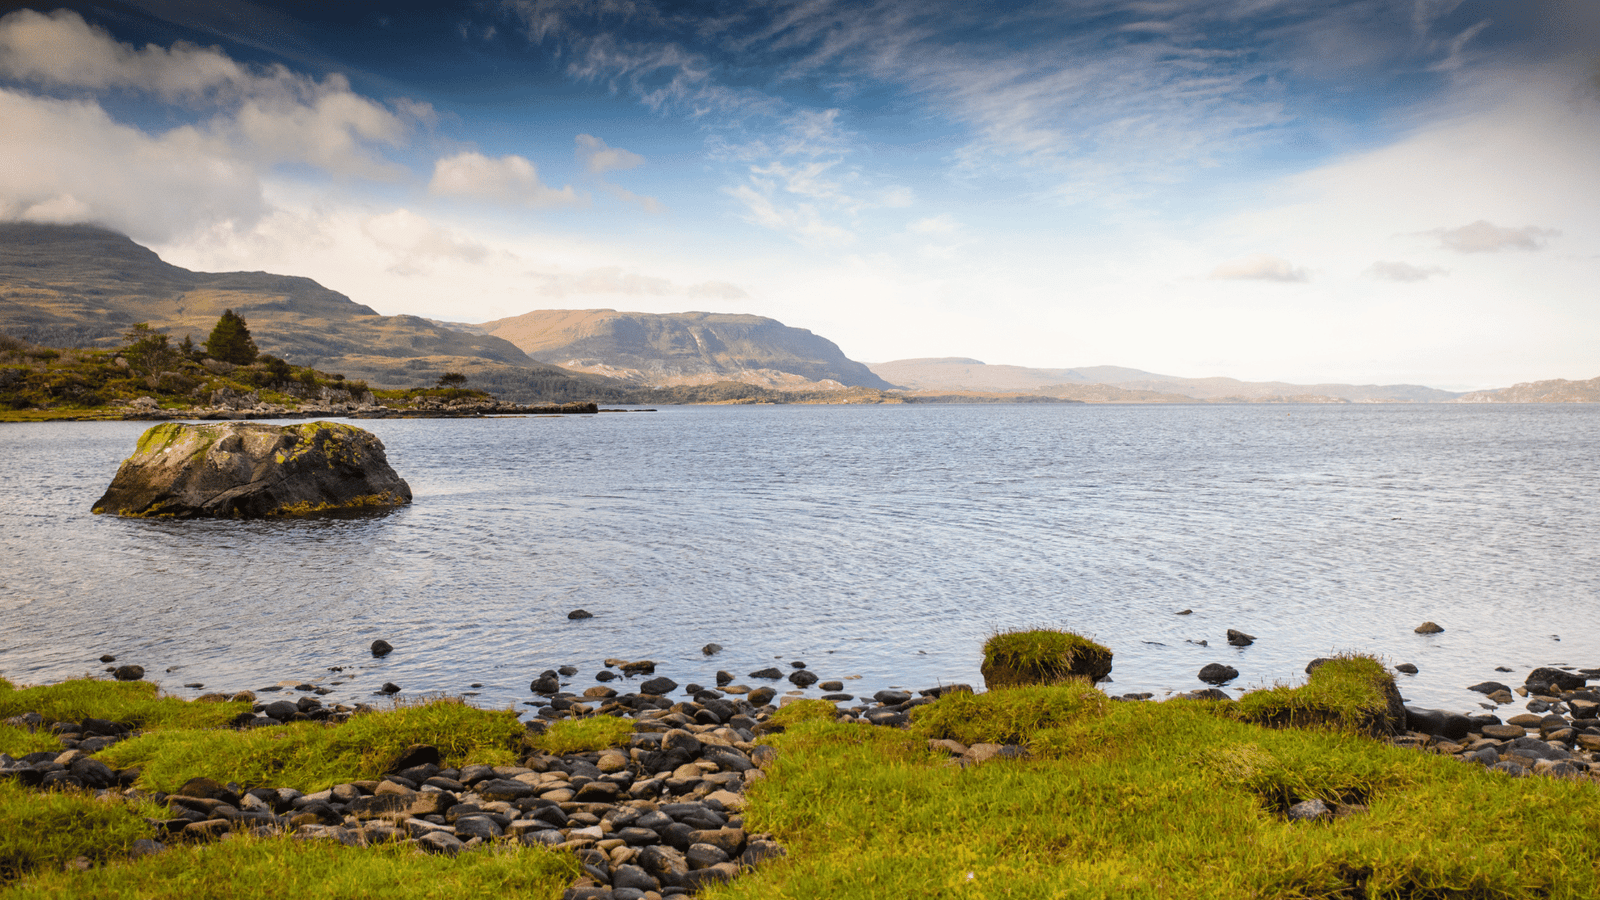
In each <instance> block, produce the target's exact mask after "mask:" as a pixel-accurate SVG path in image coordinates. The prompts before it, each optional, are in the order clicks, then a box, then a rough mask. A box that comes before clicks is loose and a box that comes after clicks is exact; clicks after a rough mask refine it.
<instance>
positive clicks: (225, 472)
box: [93, 422, 411, 519]
mask: <svg viewBox="0 0 1600 900" xmlns="http://www.w3.org/2000/svg"><path fill="white" fill-rule="evenodd" d="M410 502H411V487H410V486H409V485H407V484H406V482H405V480H404V479H402V478H401V477H400V476H399V475H397V474H395V471H394V469H392V468H390V467H389V461H388V459H387V458H386V457H385V456H384V450H383V442H382V441H380V440H378V438H377V436H375V435H373V434H371V433H370V432H367V431H363V430H362V429H360V428H356V427H355V426H353V425H344V424H338V423H334V422H303V423H298V424H294V425H281V426H280V425H264V424H259V423H242V422H222V423H210V424H204V425H189V424H184V423H181V422H165V423H162V424H160V425H157V426H155V427H154V428H151V429H150V430H149V431H146V432H145V433H144V435H143V436H142V437H141V438H139V444H138V447H137V449H135V451H134V453H133V455H132V456H130V457H128V458H127V460H125V461H124V462H123V463H122V467H121V468H119V469H118V470H117V474H116V477H115V478H114V479H112V482H111V486H110V487H109V488H107V489H106V492H105V494H104V495H103V496H101V498H100V499H99V500H98V501H96V502H95V504H94V507H93V511H94V512H96V513H114V514H116V515H119V516H137V517H175V518H185V519H187V518H224V519H228V518H232V519H253V518H263V517H268V516H303V515H309V514H312V513H318V512H324V511H329V510H353V509H389V508H392V507H396V506H403V505H405V504H407V503H410Z"/></svg>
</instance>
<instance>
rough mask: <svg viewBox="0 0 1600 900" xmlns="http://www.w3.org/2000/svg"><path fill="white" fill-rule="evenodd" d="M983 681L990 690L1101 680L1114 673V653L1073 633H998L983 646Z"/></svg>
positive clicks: (1038, 630)
mask: <svg viewBox="0 0 1600 900" xmlns="http://www.w3.org/2000/svg"><path fill="white" fill-rule="evenodd" d="M981 670H982V672H983V680H984V682H985V683H986V684H987V685H988V686H989V688H990V689H994V688H1000V687H1009V686H1012V685H1018V684H1054V683H1056V682H1058V681H1063V680H1066V679H1068V678H1086V679H1088V680H1090V681H1099V680H1100V679H1102V678H1104V677H1106V676H1107V675H1108V674H1110V672H1111V650H1110V649H1109V648H1107V647H1104V646H1102V645H1100V644H1097V643H1095V642H1094V641H1091V640H1089V639H1088V638H1086V637H1084V636H1082V635H1079V634H1074V633H1072V632H1070V631H1061V630H1058V629H1054V628H1035V629H1030V630H1027V631H1007V632H1002V633H1000V634H996V635H994V636H993V637H991V638H989V640H987V641H985V642H984V644H983V664H982V666H981Z"/></svg>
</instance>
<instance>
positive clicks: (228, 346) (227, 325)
mask: <svg viewBox="0 0 1600 900" xmlns="http://www.w3.org/2000/svg"><path fill="white" fill-rule="evenodd" d="M206 355H207V356H209V357H211V358H212V359H219V360H222V361H223V362H226V363H233V364H234V365H236V366H248V365H250V364H251V363H253V362H255V361H256V357H257V356H260V355H261V351H259V350H257V349H256V342H255V341H253V340H251V339H250V329H249V328H247V327H245V324H244V318H243V317H242V316H240V315H239V314H238V313H236V312H234V311H233V310H231V309H229V310H223V313H222V318H220V319H218V320H217V327H215V328H213V329H211V336H210V337H208V338H206Z"/></svg>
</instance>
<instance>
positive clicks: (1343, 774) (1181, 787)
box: [705, 685, 1600, 900]
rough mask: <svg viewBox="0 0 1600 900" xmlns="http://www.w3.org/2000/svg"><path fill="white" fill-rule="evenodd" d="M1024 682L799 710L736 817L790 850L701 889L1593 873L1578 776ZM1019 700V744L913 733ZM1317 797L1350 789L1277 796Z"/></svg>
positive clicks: (978, 725) (761, 892)
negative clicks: (971, 692) (904, 724)
mask: <svg viewBox="0 0 1600 900" xmlns="http://www.w3.org/2000/svg"><path fill="white" fill-rule="evenodd" d="M1018 690H1019V689H1009V690H1006V691H1000V692H992V693H995V694H1001V695H1011V694H1014V693H1017V691H1018ZM1028 690H1029V691H1030V692H1031V694H1032V696H1031V697H1030V698H1029V699H1027V700H1023V699H1013V698H1011V697H1007V696H1002V697H997V698H995V699H994V700H991V701H989V702H988V704H987V705H985V704H983V703H981V702H980V703H973V699H974V698H969V697H966V696H964V695H961V694H956V695H952V696H950V697H946V698H944V699H941V700H940V701H938V702H937V703H934V704H930V705H929V706H926V707H921V708H919V709H918V713H917V716H916V717H915V719H914V727H915V728H916V729H917V731H915V732H903V731H896V730H891V729H881V728H872V727H868V726H862V725H855V724H836V723H830V722H820V721H807V722H801V723H798V724H796V725H794V726H793V727H791V728H790V729H788V730H787V731H786V732H785V733H783V734H781V735H776V736H773V737H771V738H769V741H770V742H771V743H772V744H773V745H775V746H776V747H777V748H778V749H779V755H778V758H777V761H776V763H775V764H774V765H773V766H772V768H771V769H770V771H769V776H770V777H768V778H766V779H763V780H761V781H759V782H757V783H755V784H754V785H752V786H751V788H750V789H749V794H748V797H749V807H748V809H747V815H746V820H747V823H748V827H749V828H751V829H752V830H770V831H772V832H773V833H774V834H776V836H777V837H778V839H779V840H781V841H783V842H784V843H785V844H786V845H787V846H788V848H789V856H788V858H787V859H785V860H783V861H781V862H777V863H773V864H770V865H769V866H767V867H766V868H764V869H760V870H757V871H756V872H755V873H752V874H750V875H746V876H743V877H741V878H740V879H738V880H736V881H735V882H734V883H732V884H731V885H728V886H726V887H721V888H717V889H715V890H713V891H711V892H708V893H707V894H706V895H705V896H708V897H712V898H721V900H733V898H751V900H754V898H809V897H829V898H868V897H891V896H917V897H974V898H987V897H996V898H998V897H1070V898H1080V897H1081V898H1102V897H1103V898H1114V897H1115V898H1123V897H1138V898H1143V897H1149V898H1166V897H1171V898H1191V897H1192V898H1217V900H1234V898H1248V897H1263V898H1265V897H1272V898H1280V897H1281V898H1335V897H1356V896H1366V897H1372V898H1377V897H1387V898H1400V897H1406V898H1416V897H1440V898H1443V897H1452V898H1508V900H1509V898H1526V897H1537V896H1548V897H1550V898H1573V900H1577V898H1587V897H1592V896H1593V891H1594V887H1593V886H1594V884H1595V883H1596V879H1597V878H1600V863H1597V858H1596V855H1595V854H1594V853H1593V848H1594V847H1595V846H1596V843H1597V842H1600V789H1597V788H1596V786H1595V785H1593V784H1585V783H1577V782H1573V781H1560V780H1551V779H1537V778H1528V779H1508V778H1505V777H1503V776H1500V775H1498V774H1495V773H1490V772H1487V771H1485V770H1483V769H1481V768H1479V767H1474V766H1467V765H1463V764H1461V763H1460V762H1459V761H1457V760H1454V759H1450V758H1447V757H1442V756H1437V755H1432V754H1427V753H1422V752H1418V751H1415V750H1409V749H1402V748H1397V747H1393V746H1390V745H1386V744H1383V743H1380V742H1378V741H1375V740H1373V739H1370V738H1367V737H1364V736H1360V735H1355V734H1350V733H1343V732H1336V731H1328V730H1314V731H1307V730H1300V729H1293V728H1268V727H1263V726H1260V725H1255V724H1252V723H1248V722H1241V721H1238V720H1237V719H1235V718H1233V717H1231V716H1228V715H1219V714H1218V713H1219V712H1220V710H1219V709H1218V707H1219V706H1221V704H1201V703H1166V704H1154V703H1111V702H1106V703H1104V704H1103V705H1100V704H1096V703H1095V702H1094V701H1093V698H1092V697H1088V696H1087V694H1086V692H1085V690H1084V687H1083V686H1082V685H1063V686H1059V687H1045V688H1035V689H1028ZM1052 692H1059V693H1060V694H1062V695H1063V696H1062V697H1060V698H1059V699H1054V700H1053V699H1051V698H1050V696H1049V695H1050V694H1051V693H1052ZM946 704H949V705H950V709H941V707H944V706H945V705H946ZM1097 709H1098V711H1097ZM966 717H971V718H973V719H975V720H976V721H975V724H974V725H973V726H972V727H971V728H970V729H967V728H966V727H965V726H962V725H960V724H959V723H960V721H961V720H962V719H963V718H966ZM1030 720H1031V721H1034V722H1036V723H1037V725H1036V728H1037V730H1036V731H1034V732H1032V734H1031V735H1024V736H1026V737H1029V738H1030V740H1029V741H1028V742H1029V743H1030V744H1031V745H1032V746H1033V747H1034V748H1035V751H1036V752H1035V755H1034V756H1033V757H1032V758H1029V759H1025V760H994V761H990V762H987V763H984V764H982V765H979V766H974V767H968V768H965V769H963V768H958V767H954V766H949V765H947V764H945V763H944V759H945V757H944V756H943V755H942V754H939V755H935V754H931V753H929V751H928V750H927V749H926V737H927V733H926V729H928V728H930V727H931V723H933V722H940V723H943V725H942V732H943V733H947V734H958V735H960V736H961V737H963V738H969V739H972V740H979V739H983V740H998V739H1001V738H1003V737H1007V736H1018V735H1019V734H1022V733H1023V732H1024V731H1025V730H1026V728H1027V727H1028V725H1027V723H1028V722H1029V721H1030ZM958 739H960V738H958ZM1313 797H1315V798H1318V799H1322V800H1324V801H1327V802H1329V803H1330V805H1332V804H1334V803H1339V802H1341V801H1343V802H1353V801H1359V802H1361V803H1362V804H1363V805H1364V806H1365V809H1364V811H1358V812H1355V813H1354V814H1351V815H1347V816H1343V817H1340V818H1337V819H1334V820H1332V821H1328V822H1318V823H1301V822H1289V821H1287V819H1286V818H1285V817H1284V816H1283V815H1282V812H1283V810H1284V809H1285V808H1286V806H1287V805H1288V804H1289V803H1291V802H1297V801H1299V800H1303V799H1311V798H1313ZM1357 885H1361V886H1362V887H1361V888H1360V889H1359V890H1360V891H1364V892H1365V893H1364V894H1363V893H1360V892H1358V889H1357V887H1356V886H1357Z"/></svg>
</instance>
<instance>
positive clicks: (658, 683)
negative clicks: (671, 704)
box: [639, 675, 678, 696]
mask: <svg viewBox="0 0 1600 900" xmlns="http://www.w3.org/2000/svg"><path fill="white" fill-rule="evenodd" d="M677 686H678V683H677V682H676V681H673V680H672V679H671V678H668V677H667V676H665V675H662V676H660V677H658V678H652V679H650V680H649V681H646V682H644V683H643V684H641V685H639V693H641V694H655V695H658V696H659V695H661V694H668V693H671V692H672V691H673V690H674V689H675V688H677Z"/></svg>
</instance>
